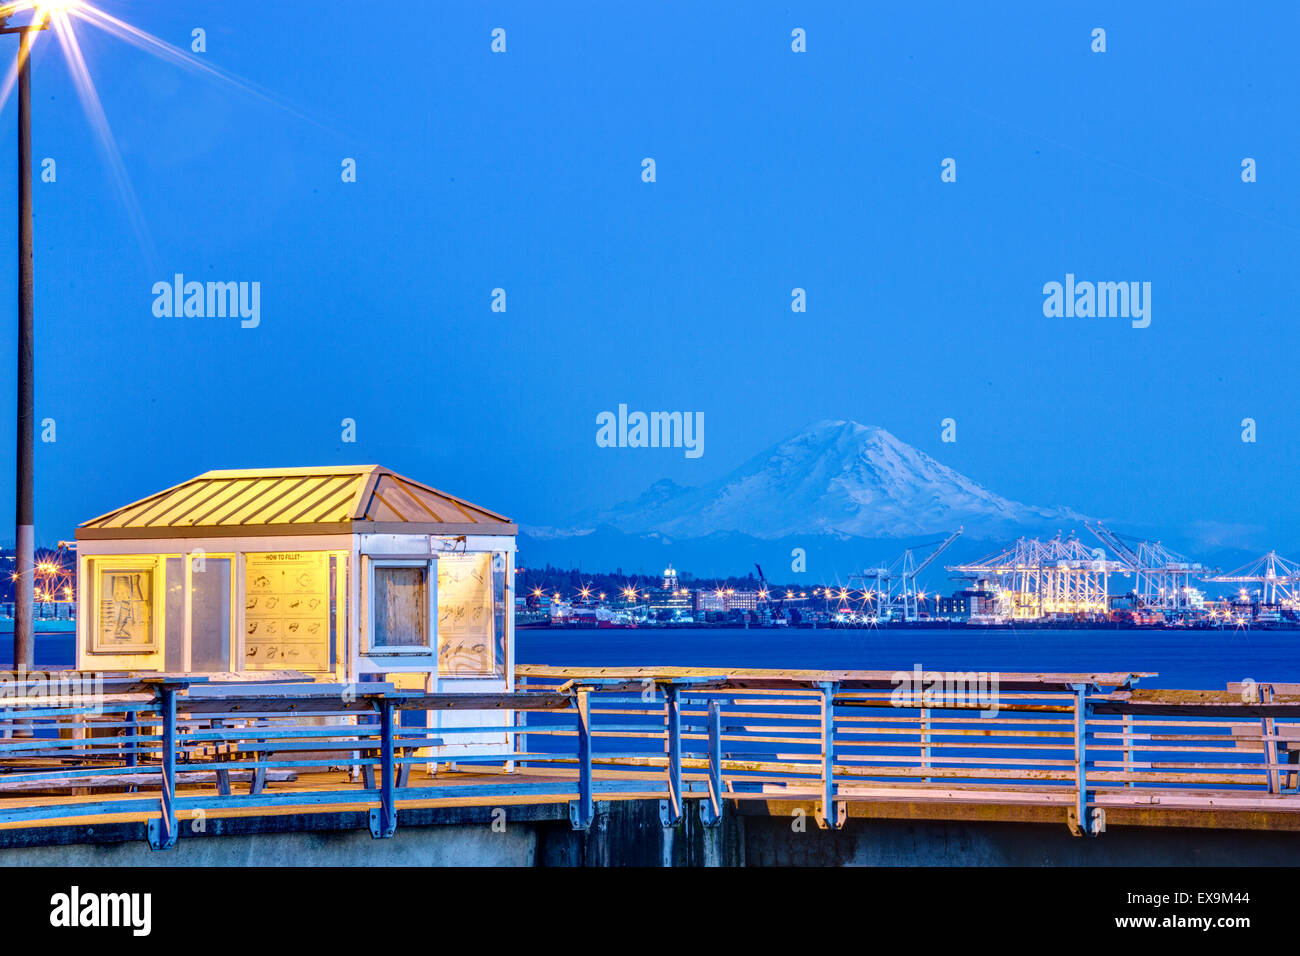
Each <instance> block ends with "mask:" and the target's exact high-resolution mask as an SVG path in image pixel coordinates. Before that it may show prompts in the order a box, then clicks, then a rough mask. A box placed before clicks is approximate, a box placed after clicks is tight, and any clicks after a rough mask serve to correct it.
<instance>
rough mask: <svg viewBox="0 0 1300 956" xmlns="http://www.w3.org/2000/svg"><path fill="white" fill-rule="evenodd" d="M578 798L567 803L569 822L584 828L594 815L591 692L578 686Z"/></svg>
mask: <svg viewBox="0 0 1300 956" xmlns="http://www.w3.org/2000/svg"><path fill="white" fill-rule="evenodd" d="M577 693H578V799H577V800H574V801H572V802H570V803H569V823H570V824H572V825H573V829H575V830H585V829H587V828H588V827H589V826H591V821H592V820H594V819H595V817H596V804H595V800H594V799H593V797H592V792H591V789H592V788H591V699H590V698H591V692H590V691H588V690H585V689H583V688H578V692H577Z"/></svg>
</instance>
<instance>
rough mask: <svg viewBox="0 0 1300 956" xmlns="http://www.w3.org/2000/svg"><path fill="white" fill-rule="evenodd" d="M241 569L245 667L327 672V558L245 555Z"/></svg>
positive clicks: (319, 554) (310, 554) (300, 554)
mask: <svg viewBox="0 0 1300 956" xmlns="http://www.w3.org/2000/svg"><path fill="white" fill-rule="evenodd" d="M244 569H245V574H244V667H245V668H246V669H248V670H254V671H264V670H284V669H289V670H300V671H328V670H329V669H330V645H329V642H330V627H329V623H330V617H329V615H330V601H329V599H330V593H329V590H330V576H329V554H328V553H327V552H324V551H272V552H267V553H262V554H249V555H247V556H246V557H245V561H244Z"/></svg>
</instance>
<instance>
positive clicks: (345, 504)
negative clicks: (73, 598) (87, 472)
mask: <svg viewBox="0 0 1300 956" xmlns="http://www.w3.org/2000/svg"><path fill="white" fill-rule="evenodd" d="M517 531H518V526H517V525H515V524H514V523H513V522H512V521H511V520H510V519H509V518H505V517H503V516H501V515H499V514H496V513H495V512H492V511H488V510H487V509H486V508H480V507H479V506H478V505H472V504H470V503H469V502H468V501H464V500H463V499H461V498H457V497H454V496H453V495H449V494H447V493H446V492H444V491H438V490H437V489H436V488H430V487H429V486H428V485H425V484H421V483H420V482H418V481H413V480H412V479H410V478H406V477H404V476H402V475H399V474H397V473H396V472H393V471H391V470H389V469H387V468H384V467H382V466H380V465H344V466H333V467H321V468H245V469H238V470H234V471H209V472H205V473H203V474H201V475H198V476H197V477H195V478H191V479H190V480H189V481H186V482H182V483H181V484H179V485H176V486H175V487H172V488H167V489H165V490H163V491H160V492H158V493H156V494H153V495H150V496H149V497H148V498H142V499H141V500H139V501H136V502H134V503H132V504H129V505H126V506H125V507H122V508H118V509H117V510H115V511H110V512H109V513H108V514H105V515H100V516H99V517H98V518H92V519H91V520H90V521H86V522H84V523H82V524H81V525H80V526H78V528H77V539H78V540H104V539H122V538H183V537H210V536H234V535H258V534H295V535H299V534H340V533H342V534H352V533H366V532H369V533H382V534H455V535H460V534H501V535H513V534H515V533H516V532H517Z"/></svg>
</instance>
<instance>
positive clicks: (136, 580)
mask: <svg viewBox="0 0 1300 956" xmlns="http://www.w3.org/2000/svg"><path fill="white" fill-rule="evenodd" d="M516 531H517V528H516V525H515V524H513V523H512V522H511V521H510V520H509V519H507V518H503V517H502V516H500V515H498V514H494V513H492V512H491V511H488V510H486V509H484V508H480V507H478V506H476V505H472V504H469V503H468V502H466V501H462V500H460V499H459V498H455V497H452V496H451V495H448V494H445V493H443V492H441V491H437V490H435V489H433V488H430V487H429V486H427V485H423V484H420V483H419V482H417V481H412V480H411V479H409V478H404V477H402V476H401V475H398V474H395V473H393V472H392V471H389V470H388V469H386V468H381V467H379V466H376V465H365V466H353V467H339V468H274V469H254V470H245V471H210V472H207V473H206V474H202V475H199V476H198V477H197V478H192V479H190V480H189V481H186V482H184V483H183V484H180V485H177V486H176V487H174V488H168V489H167V490H165V491H160V492H158V493H157V494H155V495H151V496H149V497H148V498H145V499H143V500H141V501H137V502H135V503H134V504H129V505H127V506H125V507H123V508H119V509H117V510H116V511H112V512H109V513H108V514H106V515H103V516H101V517H99V518H95V519H93V520H91V521H87V522H86V523H84V524H83V525H81V526H80V527H79V528H78V529H77V561H78V571H79V574H78V595H77V600H78V608H77V611H78V613H77V666H78V667H79V668H82V669H85V670H93V671H131V672H160V673H175V674H228V673H232V674H236V675H241V676H244V677H246V678H247V679H256V677H257V676H258V674H259V673H261V672H266V671H277V672H284V671H294V672H300V673H302V674H305V675H308V676H309V677H310V678H311V679H314V680H319V681H349V682H350V681H364V680H376V679H380V680H387V681H390V682H392V683H394V684H396V685H397V686H399V687H403V688H422V689H426V690H428V691H430V692H441V693H447V692H452V693H454V692H461V691H463V692H476V691H490V692H501V691H507V690H510V689H512V688H513V683H514V680H513V670H514V621H513V615H511V614H510V613H508V609H509V608H511V607H512V604H513V599H512V595H511V594H510V589H511V587H512V577H513V574H514V552H515V534H516Z"/></svg>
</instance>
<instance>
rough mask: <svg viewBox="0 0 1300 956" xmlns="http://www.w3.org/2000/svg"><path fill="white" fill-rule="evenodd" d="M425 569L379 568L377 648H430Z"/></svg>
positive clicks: (376, 575)
mask: <svg viewBox="0 0 1300 956" xmlns="http://www.w3.org/2000/svg"><path fill="white" fill-rule="evenodd" d="M426 600H427V598H426V594H425V569H424V568H375V596H374V607H375V640H374V646H375V647H428V646H429V638H428V630H429V626H428V620H429V615H428V613H427V608H428V604H427V603H426Z"/></svg>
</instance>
